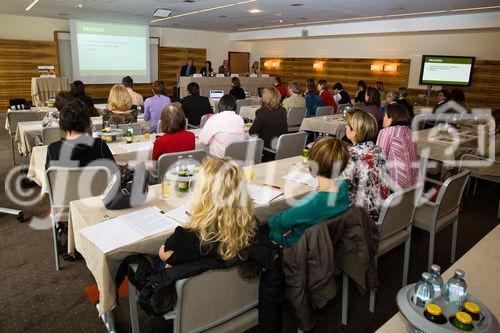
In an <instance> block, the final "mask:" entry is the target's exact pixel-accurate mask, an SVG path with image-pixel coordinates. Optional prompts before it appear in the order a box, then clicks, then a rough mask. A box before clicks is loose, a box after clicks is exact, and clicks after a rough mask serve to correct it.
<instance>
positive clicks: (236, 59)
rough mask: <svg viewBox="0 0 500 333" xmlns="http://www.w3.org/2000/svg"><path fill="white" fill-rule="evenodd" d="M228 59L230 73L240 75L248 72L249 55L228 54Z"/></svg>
mask: <svg viewBox="0 0 500 333" xmlns="http://www.w3.org/2000/svg"><path fill="white" fill-rule="evenodd" d="M228 59H229V66H230V67H231V73H236V74H242V73H249V72H250V53H248V52H229V57H228Z"/></svg>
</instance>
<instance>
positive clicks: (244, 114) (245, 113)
mask: <svg viewBox="0 0 500 333" xmlns="http://www.w3.org/2000/svg"><path fill="white" fill-rule="evenodd" d="M260 107H261V105H250V106H248V105H244V106H242V107H240V113H239V114H240V116H241V118H243V119H249V120H251V121H254V120H255V112H256V111H257V110H258V109H260Z"/></svg>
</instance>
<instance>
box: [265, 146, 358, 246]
mask: <svg viewBox="0 0 500 333" xmlns="http://www.w3.org/2000/svg"><path fill="white" fill-rule="evenodd" d="M309 161H310V170H311V172H313V173H315V174H316V176H317V178H318V188H317V189H316V191H315V192H313V193H311V194H309V195H307V196H306V197H304V198H303V199H301V200H300V201H299V202H298V203H297V204H296V205H295V206H294V207H292V208H290V209H288V210H286V211H284V212H281V213H279V214H276V215H274V216H272V217H271V218H270V219H269V221H268V226H269V229H270V231H269V238H270V239H272V240H273V241H275V242H276V243H278V244H280V245H283V246H292V245H293V244H294V243H295V242H296V241H297V240H298V239H299V238H300V237H301V236H302V234H303V233H304V231H305V230H306V229H307V228H308V227H310V226H312V225H314V224H316V223H318V222H320V221H322V220H325V219H328V218H331V217H334V216H336V215H338V214H341V213H343V212H345V211H346V210H347V209H348V208H349V192H348V186H347V183H346V182H345V181H343V180H342V179H340V178H339V175H340V174H341V173H342V171H343V170H344V168H345V167H346V165H347V163H348V161H349V151H348V149H347V146H346V145H345V144H343V143H342V142H341V141H340V140H338V139H337V138H335V137H326V138H323V139H320V140H318V141H317V142H316V143H314V145H313V146H312V148H311V150H310V151H309Z"/></svg>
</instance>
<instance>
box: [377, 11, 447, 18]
mask: <svg viewBox="0 0 500 333" xmlns="http://www.w3.org/2000/svg"><path fill="white" fill-rule="evenodd" d="M446 12H448V11H447V10H433V11H430V12H415V13H401V14H389V15H385V17H398V16H415V15H429V14H438V13H446Z"/></svg>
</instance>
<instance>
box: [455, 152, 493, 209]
mask: <svg viewBox="0 0 500 333" xmlns="http://www.w3.org/2000/svg"><path fill="white" fill-rule="evenodd" d="M464 161H483V162H485V164H489V167H493V166H496V167H497V168H500V161H498V160H494V159H490V158H486V157H482V156H478V155H470V154H463V155H462V157H461V158H460V164H459V166H458V170H459V171H462V169H466V170H469V171H470V172H471V173H470V178H471V179H470V180H472V178H474V181H475V182H474V190H473V192H472V193H473V195H475V194H476V189H477V182H478V180H479V179H481V180H485V181H488V182H492V183H496V184H500V177H499V176H489V175H481V174H478V173H477V172H474V170H475V169H476V168H466V167H464V166H463V164H464ZM477 168H479V167H477ZM476 170H477V169H476ZM469 185H470V181H469V182H468V185H467V190H466V193H467V192H468V188H469ZM497 218H498V219H500V197H499V198H498V211H497Z"/></svg>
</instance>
